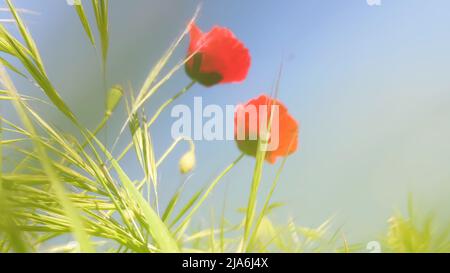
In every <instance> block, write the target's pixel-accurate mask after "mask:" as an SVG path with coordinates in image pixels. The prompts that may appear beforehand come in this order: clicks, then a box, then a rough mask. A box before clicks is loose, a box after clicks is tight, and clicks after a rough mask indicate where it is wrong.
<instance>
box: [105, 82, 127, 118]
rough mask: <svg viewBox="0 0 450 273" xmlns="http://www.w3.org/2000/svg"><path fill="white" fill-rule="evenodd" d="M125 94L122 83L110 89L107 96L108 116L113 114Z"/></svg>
mask: <svg viewBox="0 0 450 273" xmlns="http://www.w3.org/2000/svg"><path fill="white" fill-rule="evenodd" d="M122 96H123V88H122V86H120V85H114V86H113V87H112V88H111V89H110V90H109V91H108V95H107V98H106V113H105V115H106V116H111V114H112V113H113V112H114V110H115V109H116V107H117V105H119V102H120V100H121V99H122Z"/></svg>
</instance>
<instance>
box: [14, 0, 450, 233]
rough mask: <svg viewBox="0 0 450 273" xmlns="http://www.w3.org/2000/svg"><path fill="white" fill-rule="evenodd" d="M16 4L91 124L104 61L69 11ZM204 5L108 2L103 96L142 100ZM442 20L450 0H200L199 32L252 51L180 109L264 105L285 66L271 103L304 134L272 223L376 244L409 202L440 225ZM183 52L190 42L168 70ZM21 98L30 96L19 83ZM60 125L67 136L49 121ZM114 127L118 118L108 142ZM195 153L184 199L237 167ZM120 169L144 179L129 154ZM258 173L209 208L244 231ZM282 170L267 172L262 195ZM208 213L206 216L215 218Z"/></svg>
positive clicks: (220, 146) (444, 82)
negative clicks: (261, 98)
mask: <svg viewBox="0 0 450 273" xmlns="http://www.w3.org/2000/svg"><path fill="white" fill-rule="evenodd" d="M15 2H16V5H17V6H19V7H24V8H28V9H32V10H34V11H37V12H38V13H39V15H27V16H26V20H27V22H28V23H29V27H30V29H31V31H32V33H33V35H34V37H35V38H36V40H37V42H38V45H39V46H40V48H41V51H42V55H43V59H44V60H45V61H46V66H47V69H48V71H49V75H50V77H51V79H52V80H54V82H55V85H56V86H57V88H58V90H59V91H60V92H61V93H62V95H63V97H64V99H65V100H66V101H68V102H69V104H70V105H71V106H72V107H73V108H74V109H75V111H76V112H77V113H78V114H79V116H80V117H81V118H82V119H83V120H84V121H85V123H86V124H89V125H91V126H94V125H95V120H96V118H97V119H98V120H99V119H100V116H101V112H100V111H96V110H99V109H100V108H99V107H98V105H103V104H102V93H101V92H99V91H98V90H101V82H100V81H99V80H98V79H99V78H100V77H99V75H100V70H99V63H98V55H96V53H95V51H94V50H93V49H92V47H91V46H90V44H89V43H88V41H87V39H86V37H85V35H84V33H83V31H82V29H81V27H80V25H79V22H78V21H77V17H76V14H75V12H74V11H73V9H72V8H71V7H69V6H67V5H66V4H65V3H64V1H61V0H60V1H54V0H41V1H24V0H17V1H15ZM88 2H89V1H88ZM198 3H199V1H190V0H189V1H176V0H151V1H149V0H133V1H120V0H111V1H110V6H111V51H110V60H109V74H108V82H109V84H110V85H112V84H115V83H121V84H123V85H125V86H128V85H129V84H130V85H131V86H133V87H134V89H139V87H140V85H141V84H142V82H143V81H144V79H145V76H146V74H147V73H148V71H149V69H150V68H151V67H152V65H153V64H154V63H155V61H156V60H157V59H158V58H159V57H160V56H161V55H162V54H163V52H164V50H165V49H166V48H167V47H168V46H169V45H170V43H171V42H172V41H173V40H174V39H175V38H176V37H177V35H178V34H179V33H180V32H181V31H182V29H183V27H184V25H185V23H186V22H187V21H188V20H189V18H190V16H192V14H193V13H194V11H195V7H196V5H197V4H198ZM448 10H450V2H449V1H446V0H433V1H429V0H427V1H426V0H382V3H381V6H377V7H372V6H369V5H367V3H366V1H365V0H348V1H342V0H302V1H269V0H258V1H256V0H252V1H238V0H229V1H204V2H203V8H202V11H201V14H200V17H199V20H198V25H199V26H200V27H201V28H202V29H204V30H208V29H210V28H211V27H212V26H213V25H221V26H226V27H228V28H230V29H231V30H233V32H234V33H235V34H236V35H237V36H238V37H239V38H240V39H241V40H242V41H243V42H244V43H245V44H246V46H247V47H248V48H249V50H250V52H251V55H252V67H251V70H250V73H249V75H248V79H247V80H246V81H245V82H244V83H242V84H233V85H221V86H217V87H213V88H209V89H207V88H204V87H200V86H196V87H194V88H193V89H192V92H190V93H189V94H187V95H186V96H184V97H182V98H181V99H180V100H179V103H183V104H187V105H192V103H193V97H194V96H202V97H203V100H204V101H205V102H206V103H214V104H219V105H223V106H224V105H226V104H236V103H239V102H245V101H246V100H248V99H250V98H252V97H254V96H257V95H259V94H260V93H263V92H265V93H270V92H271V90H272V86H273V84H274V81H275V80H276V77H277V73H278V70H279V67H280V64H281V63H283V74H282V79H281V86H280V95H279V97H280V99H281V100H282V101H284V102H285V104H286V105H287V107H288V108H289V111H290V112H291V113H292V115H293V116H295V118H296V119H298V120H299V121H300V123H301V135H300V146H301V148H300V150H299V151H298V152H297V153H296V154H295V155H293V156H291V157H290V158H289V160H288V163H287V165H286V169H285V172H284V173H283V175H282V179H281V183H280V187H279V189H278V190H277V192H276V194H275V196H274V199H275V201H282V202H286V204H287V205H286V207H285V208H283V209H281V210H280V211H279V212H278V213H275V215H274V218H275V219H276V220H277V221H278V222H282V223H285V221H286V220H287V217H288V216H292V217H293V218H294V219H295V220H296V222H297V223H299V224H303V225H308V226H315V225H319V224H320V223H321V222H323V221H324V220H326V219H327V218H329V217H330V216H333V215H334V216H335V219H336V223H337V225H340V224H343V225H344V231H345V232H346V233H349V236H350V238H355V239H357V240H370V239H375V238H373V237H374V236H376V235H377V232H379V231H380V230H381V229H382V228H383V227H384V226H385V224H386V220H387V218H388V217H389V216H390V215H391V214H392V212H393V210H394V209H395V208H399V209H401V210H404V208H405V206H406V198H407V195H408V192H409V191H411V192H412V193H413V194H414V196H415V197H416V199H417V202H418V204H420V206H422V205H423V206H424V207H429V208H437V209H439V211H440V212H442V213H443V214H444V215H445V213H448V209H447V208H448V207H449V203H448V202H449V201H448V194H449V192H450V186H449V185H450V184H449V178H450V177H449V176H450V171H449V169H448V166H449V163H450V144H449V141H448V139H450V122H449V120H450V107H449V104H450V81H449V80H448V79H449V77H448V71H449V70H450V69H449V68H450V54H449V48H450V28H449V27H448V26H449V25H450V17H449V16H448ZM91 19H92V18H91ZM185 49H186V43H184V44H183V45H182V46H181V48H180V49H179V50H178V51H177V52H176V54H175V56H174V59H173V60H172V62H171V64H172V65H173V64H175V63H176V62H177V61H179V60H180V59H181V58H182V57H183V56H184V55H185ZM188 82H189V79H188V78H187V76H186V75H185V74H184V72H183V71H180V73H178V74H177V75H176V76H175V77H174V79H173V81H171V82H170V83H169V84H167V85H166V86H164V88H163V89H162V90H161V91H160V92H159V93H158V94H157V95H156V96H155V97H154V98H152V100H151V101H150V102H149V103H148V111H149V112H150V113H151V112H152V110H153V111H154V109H155V106H156V105H158V104H159V103H161V102H162V101H164V100H165V99H166V98H168V97H169V96H170V95H172V94H175V93H176V92H177V91H178V90H180V89H181V88H182V87H183V86H184V85H186V84H187V83H188ZM19 86H20V87H22V88H23V89H25V90H30V93H31V92H36V90H32V91H31V88H30V87H29V86H28V85H27V84H26V83H20V84H19ZM33 94H35V93H33ZM46 110H48V109H46ZM122 110H123V109H122ZM49 113H53V112H52V111H51V110H49ZM173 121H174V120H173V119H172V118H170V116H169V111H167V112H166V113H165V115H164V116H163V117H162V118H161V120H159V121H158V122H157V123H156V124H155V126H154V127H153V128H152V134H153V137H154V142H156V143H157V146H156V152H157V154H161V153H162V152H163V151H164V150H165V148H166V147H168V146H169V145H170V143H171V139H170V126H171V124H172V122H173ZM54 122H55V123H56V124H59V126H62V127H64V122H63V121H62V120H61V118H60V117H58V116H57V115H55V116H54ZM122 122H123V117H121V116H120V115H119V116H117V118H116V120H115V121H114V123H113V124H111V125H110V133H111V134H113V133H114V132H115V130H117V129H118V128H119V127H120V126H121V125H122ZM196 145H197V152H198V158H197V160H198V163H199V164H198V167H197V169H196V171H195V173H194V174H193V176H192V177H191V178H190V180H189V182H188V183H189V187H188V188H191V189H192V190H195V189H198V187H200V186H202V185H205V184H207V183H208V182H209V181H211V179H212V178H214V176H215V175H217V174H218V173H219V172H220V171H221V170H222V169H223V168H224V167H225V166H226V165H227V164H228V163H230V162H231V161H232V160H233V159H234V158H235V157H237V156H238V155H239V152H238V150H237V148H236V147H235V144H234V143H232V142H225V141H221V142H218V141H217V142H198V143H196ZM186 148H187V146H183V147H180V148H179V149H178V150H177V152H176V153H175V154H174V155H173V156H172V157H171V158H170V159H169V160H168V161H167V162H166V163H165V164H164V165H163V166H162V168H161V170H160V178H161V188H162V190H160V192H161V196H162V198H163V200H166V199H167V198H168V196H170V195H171V194H172V193H173V191H174V190H175V189H176V188H177V187H178V186H179V185H180V183H182V181H183V180H184V179H185V177H183V176H181V175H179V174H178V172H177V167H176V166H177V162H178V158H179V156H181V155H182V154H183V152H184V151H185V150H184V149H186ZM123 164H124V165H125V167H126V168H127V169H128V170H130V171H134V170H135V171H136V177H139V173H137V171H138V168H137V165H136V161H135V160H133V158H132V157H131V156H130V157H129V158H127V160H126V161H124V163H123ZM253 164H254V159H252V158H246V159H245V160H244V161H243V162H241V163H240V165H239V166H238V167H237V168H236V169H235V170H233V171H232V173H230V175H228V176H227V177H226V178H225V179H224V181H223V183H222V184H221V185H220V186H219V187H218V188H217V189H216V192H215V194H214V198H212V199H211V200H210V201H209V202H210V203H209V204H210V205H213V206H215V207H216V209H217V211H220V209H221V206H222V204H223V197H224V196H225V194H226V195H227V196H228V199H229V200H231V202H229V203H228V204H227V207H228V213H227V214H228V216H229V217H230V218H232V219H233V220H238V219H239V217H240V215H239V214H237V213H235V212H234V210H235V209H237V208H239V207H242V206H245V200H246V196H247V194H248V189H249V187H250V181H251V172H252V168H253ZM277 166H278V165H275V166H270V165H266V166H265V168H266V170H265V176H264V181H263V183H264V184H263V186H264V187H265V188H268V185H269V184H270V182H271V179H273V177H274V173H275V170H276V168H277ZM263 193H264V190H263V192H262V194H263ZM262 196H263V195H262ZM205 208H206V209H204V210H203V211H202V212H203V214H202V215H201V217H207V216H208V215H209V211H208V206H205Z"/></svg>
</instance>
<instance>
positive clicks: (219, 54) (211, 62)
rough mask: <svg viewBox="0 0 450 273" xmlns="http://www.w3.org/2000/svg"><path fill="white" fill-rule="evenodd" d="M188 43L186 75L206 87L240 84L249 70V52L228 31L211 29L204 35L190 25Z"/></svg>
mask: <svg viewBox="0 0 450 273" xmlns="http://www.w3.org/2000/svg"><path fill="white" fill-rule="evenodd" d="M190 37H191V42H190V45H189V50H188V56H190V55H192V54H193V53H194V52H197V53H195V55H194V56H193V57H192V58H191V59H190V60H189V61H188V62H187V63H186V66H185V68H186V73H187V74H188V75H189V77H191V78H192V79H193V80H195V81H197V82H199V83H201V84H202V85H205V86H212V85H215V84H217V83H233V82H241V81H243V80H244V79H245V78H246V76H247V73H248V70H249V68H250V54H249V52H248V49H247V48H246V47H245V46H244V44H242V42H240V41H239V40H238V39H237V38H236V37H235V36H234V34H233V33H232V32H231V31H230V30H229V29H227V28H223V27H217V26H216V27H213V29H212V30H211V31H210V32H208V33H203V32H202V31H201V30H200V29H199V28H198V27H197V26H196V25H195V24H194V23H192V24H191V26H190Z"/></svg>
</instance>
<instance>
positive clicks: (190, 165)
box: [179, 149, 195, 174]
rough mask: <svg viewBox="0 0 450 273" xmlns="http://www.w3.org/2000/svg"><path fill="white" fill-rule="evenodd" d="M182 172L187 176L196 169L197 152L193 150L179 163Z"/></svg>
mask: <svg viewBox="0 0 450 273" xmlns="http://www.w3.org/2000/svg"><path fill="white" fill-rule="evenodd" d="M179 167H180V172H181V173H182V174H186V173H188V172H190V171H192V170H193V169H194V168H195V151H194V149H191V150H190V151H189V152H187V153H185V154H184V155H183V156H182V157H181V159H180V162H179Z"/></svg>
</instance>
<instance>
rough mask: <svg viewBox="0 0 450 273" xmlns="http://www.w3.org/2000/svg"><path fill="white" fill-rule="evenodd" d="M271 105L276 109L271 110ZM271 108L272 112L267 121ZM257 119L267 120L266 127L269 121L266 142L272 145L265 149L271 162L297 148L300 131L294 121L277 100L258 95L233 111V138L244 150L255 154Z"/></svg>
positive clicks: (257, 130)
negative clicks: (268, 132)
mask: <svg viewBox="0 0 450 273" xmlns="http://www.w3.org/2000/svg"><path fill="white" fill-rule="evenodd" d="M261 106H266V107H261ZM272 106H275V107H276V108H272ZM274 109H277V111H273V110H274ZM272 112H273V113H274V114H273V117H272V122H271V123H270V119H271V118H270V117H271V115H272ZM244 121H245V122H244ZM260 122H261V124H264V123H265V122H266V123H267V125H266V128H268V127H269V124H270V137H269V139H268V142H269V143H271V144H269V147H270V146H271V145H272V147H271V148H269V149H266V157H265V159H266V161H268V162H269V163H271V164H273V163H275V161H276V160H277V158H278V157H283V156H288V155H290V154H292V153H294V152H295V151H296V150H297V146H298V134H299V125H298V123H297V121H296V120H295V119H294V118H293V117H292V116H291V115H290V114H289V113H288V110H287V108H286V107H285V106H284V105H283V104H282V103H281V102H280V101H278V100H276V99H272V98H270V97H268V96H266V95H261V96H259V97H257V98H255V99H252V100H250V101H249V102H247V103H246V104H244V105H238V106H237V108H236V111H235V114H234V138H235V140H236V142H237V145H238V148H239V149H240V150H241V151H242V152H243V153H245V154H248V155H251V156H256V153H257V149H258V140H259V139H260V134H261V130H260ZM273 145H276V146H273Z"/></svg>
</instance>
